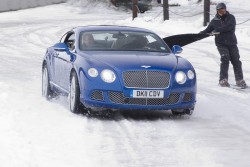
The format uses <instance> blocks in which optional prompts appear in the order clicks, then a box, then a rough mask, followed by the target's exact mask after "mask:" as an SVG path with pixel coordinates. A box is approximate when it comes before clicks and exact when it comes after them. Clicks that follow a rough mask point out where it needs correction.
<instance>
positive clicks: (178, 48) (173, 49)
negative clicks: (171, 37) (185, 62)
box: [172, 45, 183, 54]
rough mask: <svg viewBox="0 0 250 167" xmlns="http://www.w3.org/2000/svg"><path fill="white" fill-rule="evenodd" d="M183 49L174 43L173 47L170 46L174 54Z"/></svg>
mask: <svg viewBox="0 0 250 167" xmlns="http://www.w3.org/2000/svg"><path fill="white" fill-rule="evenodd" d="M182 51H183V49H182V48H181V47H180V46H179V45H174V46H173V47H172V52H173V53H174V54H179V53H181V52H182Z"/></svg>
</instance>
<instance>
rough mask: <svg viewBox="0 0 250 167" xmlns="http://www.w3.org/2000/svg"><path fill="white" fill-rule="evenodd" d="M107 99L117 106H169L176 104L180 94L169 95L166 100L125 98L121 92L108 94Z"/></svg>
mask: <svg viewBox="0 0 250 167" xmlns="http://www.w3.org/2000/svg"><path fill="white" fill-rule="evenodd" d="M108 94H109V99H110V101H111V102H113V103H117V104H131V105H171V104H176V103H178V101H179V99H180V93H171V94H170V95H169V97H168V98H161V99H159V98H127V97H124V95H123V93H122V92H109V93H108Z"/></svg>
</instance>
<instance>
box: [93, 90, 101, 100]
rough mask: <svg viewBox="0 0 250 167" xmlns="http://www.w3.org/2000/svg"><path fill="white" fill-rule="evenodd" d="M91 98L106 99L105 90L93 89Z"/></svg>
mask: <svg viewBox="0 0 250 167" xmlns="http://www.w3.org/2000/svg"><path fill="white" fill-rule="evenodd" d="M91 99H93V100H101V101H102V100H104V98H103V92H102V91H98V90H96V91H93V92H92V94H91Z"/></svg>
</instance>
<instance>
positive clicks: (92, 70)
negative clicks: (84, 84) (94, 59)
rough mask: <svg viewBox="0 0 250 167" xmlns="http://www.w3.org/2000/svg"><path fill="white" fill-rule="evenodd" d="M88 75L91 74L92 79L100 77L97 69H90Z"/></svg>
mask: <svg viewBox="0 0 250 167" xmlns="http://www.w3.org/2000/svg"><path fill="white" fill-rule="evenodd" d="M88 74H89V76H91V77H97V76H98V71H97V69H95V68H90V69H89V70H88Z"/></svg>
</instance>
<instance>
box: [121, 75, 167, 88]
mask: <svg viewBox="0 0 250 167" xmlns="http://www.w3.org/2000/svg"><path fill="white" fill-rule="evenodd" d="M123 82H124V85H125V87H126V88H151V89H153V88H155V89H158V88H168V87H169V83H170V74H169V73H168V72H164V71H150V70H143V71H126V72H123Z"/></svg>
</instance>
